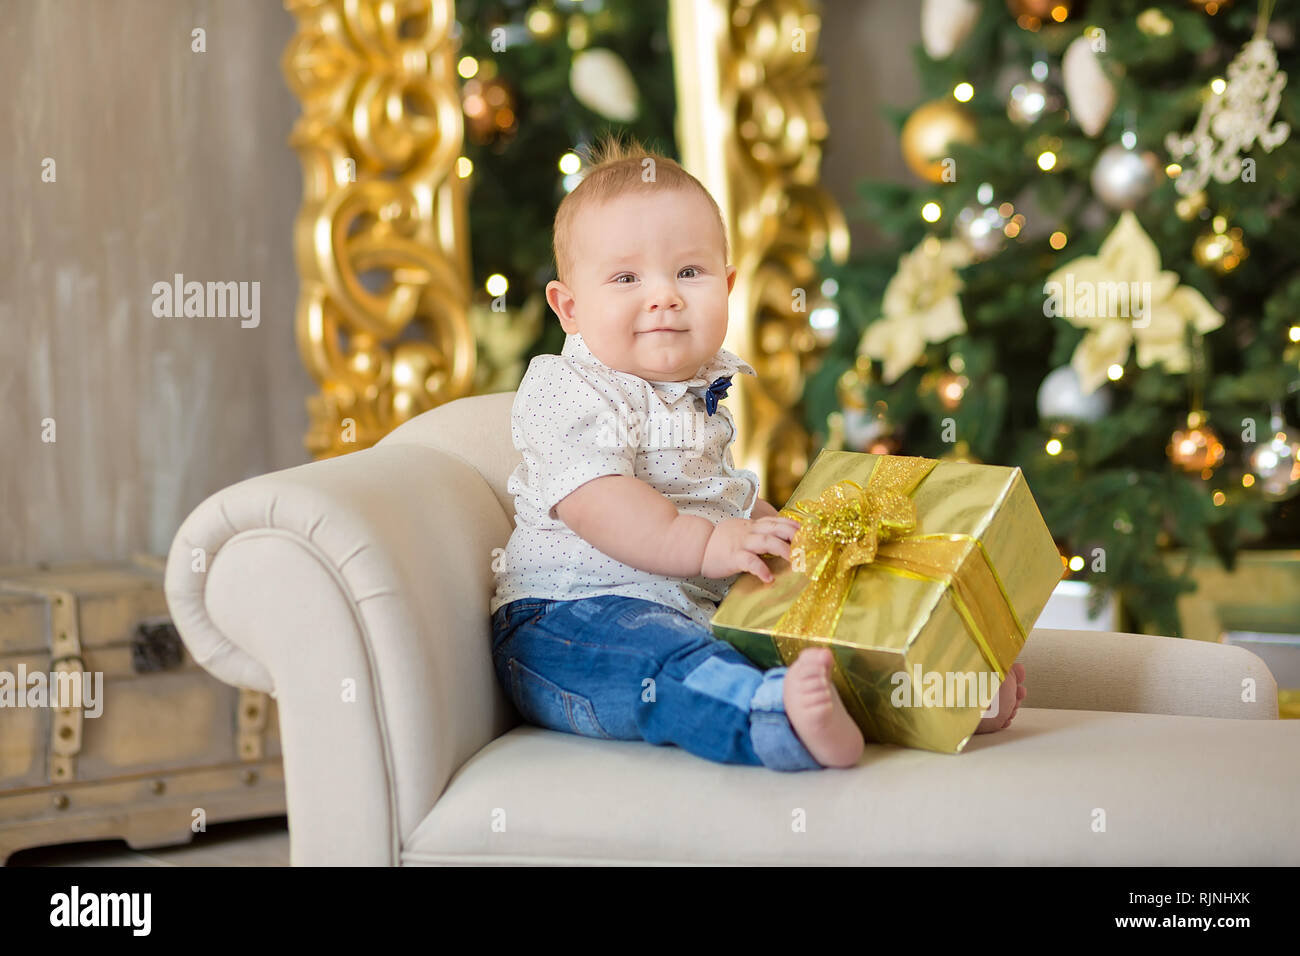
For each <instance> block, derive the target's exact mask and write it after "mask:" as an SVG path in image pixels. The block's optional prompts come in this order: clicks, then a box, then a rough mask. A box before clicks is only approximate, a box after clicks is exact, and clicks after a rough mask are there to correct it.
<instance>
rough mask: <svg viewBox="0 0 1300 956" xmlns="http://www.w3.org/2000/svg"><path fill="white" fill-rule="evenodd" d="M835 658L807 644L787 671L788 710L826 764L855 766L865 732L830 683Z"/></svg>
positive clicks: (811, 750) (806, 742) (810, 748)
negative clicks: (855, 721) (863, 732)
mask: <svg viewBox="0 0 1300 956" xmlns="http://www.w3.org/2000/svg"><path fill="white" fill-rule="evenodd" d="M833 664H834V659H833V658H832V657H831V652H830V651H829V650H827V649H826V648H824V647H806V648H804V649H803V651H802V652H801V653H800V654H799V657H798V658H797V659H796V660H795V662H794V663H793V664H791V665H790V669H789V670H787V671H786V674H785V688H784V692H783V697H784V700H785V713H786V716H787V717H789V718H790V726H792V727H793V728H794V732H795V733H796V734H798V735H799V739H800V740H802V741H803V745H804V746H805V747H807V748H808V752H809V753H810V754H812V755H813V758H814V759H815V760H816V761H817V762H818V763H819V764H821V765H822V766H823V767H852V766H853V765H854V764H856V763H857V762H858V758H859V757H861V756H862V751H863V749H864V744H863V740H862V731H860V730H858V725H857V724H855V723H854V722H853V718H852V717H850V716H849V712H848V711H847V710H845V708H844V702H843V701H842V700H840V695H839V692H838V691H837V690H836V689H835V685H834V684H833V683H831V668H832V666H833Z"/></svg>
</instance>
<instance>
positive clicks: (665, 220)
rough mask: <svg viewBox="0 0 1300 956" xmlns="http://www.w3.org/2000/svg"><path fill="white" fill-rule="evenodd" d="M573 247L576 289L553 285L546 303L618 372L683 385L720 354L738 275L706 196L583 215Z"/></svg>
mask: <svg viewBox="0 0 1300 956" xmlns="http://www.w3.org/2000/svg"><path fill="white" fill-rule="evenodd" d="M572 243H573V246H572V250H571V251H572V255H573V275H572V276H571V277H570V280H571V283H572V285H565V284H564V283H563V282H560V281H558V280H553V281H551V282H549V283H547V286H546V301H547V302H549V303H550V305H551V308H552V309H554V310H555V314H556V315H558V316H559V318H560V324H561V325H562V326H563V327H564V331H565V332H568V333H573V332H578V333H580V334H581V335H582V340H583V341H584V342H585V343H586V344H587V347H588V348H589V349H591V351H592V354H593V355H595V356H596V358H598V359H600V360H601V361H602V362H604V363H605V364H606V365H608V366H609V367H610V368H613V369H617V370H618V371H620V372H629V373H631V374H633V375H639V376H640V377H641V378H644V379H648V380H650V381H654V382H680V381H683V380H685V379H688V378H690V377H691V376H693V375H694V374H695V373H696V372H697V371H699V369H700V366H701V365H703V364H704V363H705V362H707V361H708V360H709V359H710V358H712V357H713V355H714V353H716V352H717V351H718V349H719V348H720V347H721V346H722V340H723V339H724V338H725V337H726V334H727V294H728V293H729V292H730V291H731V287H732V285H733V284H734V282H735V279H736V268H735V266H728V265H727V264H726V262H725V261H724V260H723V256H722V229H721V227H720V225H719V224H718V220H717V216H716V214H714V212H713V209H712V208H711V206H710V204H709V203H708V201H707V200H706V199H705V198H704V197H703V196H699V195H696V194H694V193H692V192H688V191H686V190H673V191H670V192H663V191H659V190H655V189H653V188H648V189H647V190H646V192H645V193H644V194H637V193H624V194H623V195H622V196H619V197H618V198H616V199H614V200H612V201H610V202H607V203H604V204H602V205H599V206H591V207H588V208H586V209H584V210H582V212H581V213H580V214H579V215H578V217H577V219H576V220H575V221H574V228H573V232H572Z"/></svg>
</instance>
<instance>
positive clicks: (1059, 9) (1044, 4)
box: [1007, 0, 1074, 30]
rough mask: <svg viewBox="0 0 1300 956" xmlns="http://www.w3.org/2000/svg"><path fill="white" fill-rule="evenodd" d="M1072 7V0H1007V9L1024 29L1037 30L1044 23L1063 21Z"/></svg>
mask: <svg viewBox="0 0 1300 956" xmlns="http://www.w3.org/2000/svg"><path fill="white" fill-rule="evenodd" d="M1073 8H1074V2H1073V0H1007V9H1008V10H1009V11H1011V15H1012V16H1013V17H1015V18H1016V24H1017V25H1018V26H1019V27H1021V29H1024V30H1038V29H1040V28H1041V27H1042V25H1043V24H1044V23H1063V22H1065V20H1066V19H1067V18H1068V17H1069V16H1070V12H1071V11H1072V10H1073Z"/></svg>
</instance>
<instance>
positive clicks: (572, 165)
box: [560, 153, 582, 176]
mask: <svg viewBox="0 0 1300 956" xmlns="http://www.w3.org/2000/svg"><path fill="white" fill-rule="evenodd" d="M581 168H582V157H581V156H579V155H578V154H577V153H565V154H564V155H563V156H561V157H560V172H562V173H564V175H566V176H572V175H573V174H574V173H576V172H577V171H578V170H579V169H581Z"/></svg>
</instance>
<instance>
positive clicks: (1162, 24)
mask: <svg viewBox="0 0 1300 956" xmlns="http://www.w3.org/2000/svg"><path fill="white" fill-rule="evenodd" d="M1137 25H1138V29H1139V30H1141V31H1142V32H1143V33H1145V34H1146V35H1147V36H1149V37H1163V36H1168V35H1169V34H1170V33H1172V32H1173V30H1174V25H1173V24H1172V23H1171V22H1170V21H1169V18H1168V17H1167V16H1165V14H1164V11H1163V10H1160V9H1158V8H1156V7H1149V8H1148V9H1146V10H1143V11H1142V12H1141V13H1139V14H1138V18H1137Z"/></svg>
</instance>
